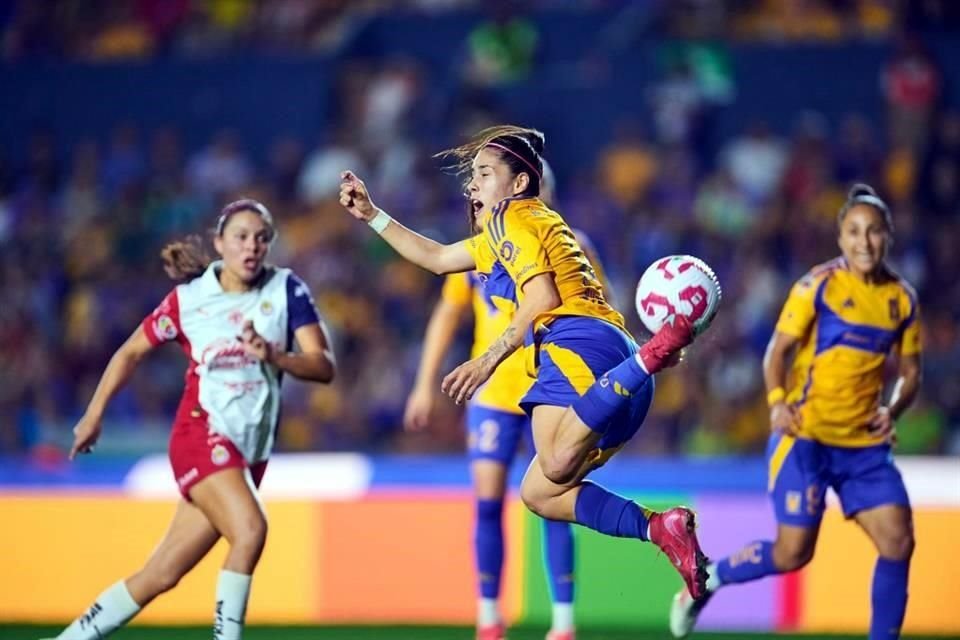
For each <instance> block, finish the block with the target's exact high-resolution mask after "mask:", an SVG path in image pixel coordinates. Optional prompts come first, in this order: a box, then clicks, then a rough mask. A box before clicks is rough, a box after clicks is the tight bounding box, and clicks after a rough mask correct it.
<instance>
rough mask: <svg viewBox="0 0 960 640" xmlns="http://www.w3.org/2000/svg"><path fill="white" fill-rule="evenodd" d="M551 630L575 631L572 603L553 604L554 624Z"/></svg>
mask: <svg viewBox="0 0 960 640" xmlns="http://www.w3.org/2000/svg"><path fill="white" fill-rule="evenodd" d="M550 629H551V630H553V631H573V603H572V602H554V603H553V624H552V625H551V626H550Z"/></svg>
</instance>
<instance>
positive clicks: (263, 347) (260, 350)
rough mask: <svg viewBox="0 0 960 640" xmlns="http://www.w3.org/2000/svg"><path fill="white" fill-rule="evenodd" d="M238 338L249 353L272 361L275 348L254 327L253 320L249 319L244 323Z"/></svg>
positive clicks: (262, 359) (260, 358)
mask: <svg viewBox="0 0 960 640" xmlns="http://www.w3.org/2000/svg"><path fill="white" fill-rule="evenodd" d="M237 338H238V339H239V340H240V345H241V346H242V347H243V350H244V351H245V352H246V353H247V355H250V356H253V357H254V358H256V359H257V360H260V361H261V362H270V361H271V360H270V359H271V358H272V357H273V349H272V348H271V347H270V343H269V342H267V340H266V339H265V338H264V337H263V336H261V335H260V334H259V333H257V330H256V329H254V328H253V320H247V321H246V322H244V323H243V329H241V330H240V335H239V336H237Z"/></svg>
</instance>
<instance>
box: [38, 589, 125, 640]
mask: <svg viewBox="0 0 960 640" xmlns="http://www.w3.org/2000/svg"><path fill="white" fill-rule="evenodd" d="M139 612H140V605H139V604H137V603H136V601H135V600H134V599H133V597H132V596H131V595H130V592H129V591H128V590H127V585H126V583H124V582H123V581H122V580H121V581H120V582H118V583H116V584H114V585H113V586H111V587H110V588H108V589H107V590H106V591H104V592H103V593H101V594H100V595H99V596H98V597H97V599H96V600H95V601H94V603H93V604H92V605H90V608H89V609H87V611H86V612H85V613H84V614H83V615H82V616H80V617H79V618H77V619H76V620H74V621H73V622H72V623H71V624H70V626H69V627H67V628H66V629H64V630H63V632H62V633H61V634H60V635H59V636H57V640H100V638H104V637H106V636H107V635H109V634H110V633H112V632H114V631H116V630H117V629H119V628H120V627H122V626H123V625H125V624H126V623H127V622H128V621H129V620H130V619H131V618H133V617H134V616H135V615H137V613H139Z"/></svg>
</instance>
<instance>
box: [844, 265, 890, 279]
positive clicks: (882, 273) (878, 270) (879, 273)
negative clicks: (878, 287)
mask: <svg viewBox="0 0 960 640" xmlns="http://www.w3.org/2000/svg"><path fill="white" fill-rule="evenodd" d="M847 270H849V271H850V273H852V274H853V275H854V276H856V278H857V280H860V281H861V282H863V283H864V284H877V283H879V282H882V281H883V280H885V279H886V274H887V271H886V269H885V268H884V266H883V263H880V264H878V265H877V266H876V267H875V268H874V269H872V270H871V271H858V270H857V269H853V268H851V267H850V262H849V261H847Z"/></svg>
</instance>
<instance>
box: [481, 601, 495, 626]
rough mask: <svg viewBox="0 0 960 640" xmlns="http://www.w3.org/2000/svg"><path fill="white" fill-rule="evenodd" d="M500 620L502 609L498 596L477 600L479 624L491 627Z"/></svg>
mask: <svg viewBox="0 0 960 640" xmlns="http://www.w3.org/2000/svg"><path fill="white" fill-rule="evenodd" d="M499 622H500V609H499V608H498V607H497V599H496V598H480V599H479V600H477V626H478V627H489V626H490V625H492V624H498V623H499Z"/></svg>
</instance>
